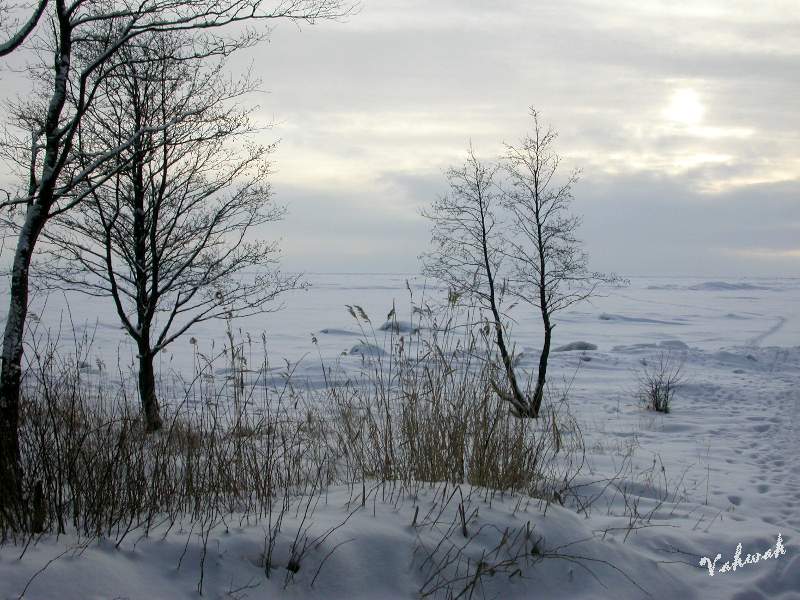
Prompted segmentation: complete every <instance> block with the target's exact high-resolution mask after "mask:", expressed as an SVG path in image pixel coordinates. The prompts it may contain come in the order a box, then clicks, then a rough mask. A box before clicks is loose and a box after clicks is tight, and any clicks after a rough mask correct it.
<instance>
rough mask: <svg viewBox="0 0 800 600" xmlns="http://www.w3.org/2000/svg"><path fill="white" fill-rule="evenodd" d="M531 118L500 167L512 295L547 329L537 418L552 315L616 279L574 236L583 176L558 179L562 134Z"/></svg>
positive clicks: (532, 408) (533, 407)
mask: <svg viewBox="0 0 800 600" xmlns="http://www.w3.org/2000/svg"><path fill="white" fill-rule="evenodd" d="M530 114H531V118H532V119H533V131H532V132H531V133H530V134H529V135H526V136H524V137H523V138H522V140H521V142H520V144H519V145H518V146H515V145H511V144H507V145H506V152H505V156H504V157H503V160H502V165H503V170H504V172H505V173H506V175H507V179H506V181H505V184H504V191H503V205H504V206H505V208H506V209H507V210H508V211H509V212H510V214H511V230H512V231H513V233H514V235H511V236H509V241H508V246H507V248H506V251H505V254H506V256H507V257H508V258H509V259H510V261H511V262H512V263H513V265H514V266H513V273H514V274H513V276H512V277H511V278H510V281H509V293H511V294H512V295H513V296H514V297H516V298H518V299H519V300H520V301H522V302H525V303H527V304H529V305H531V306H534V307H536V309H537V310H538V311H539V314H540V315H541V319H542V325H543V327H544V344H543V346H542V352H541V354H540V356H539V370H538V373H537V378H536V388H535V390H534V392H533V396H532V397H531V398H530V404H529V406H528V416H531V417H537V416H538V415H539V411H540V409H541V405H542V399H543V396H544V388H545V383H546V381H547V361H548V357H549V355H550V343H551V339H552V332H553V328H554V327H555V323H554V322H553V315H554V314H555V313H556V312H558V311H561V310H564V309H565V308H567V307H569V306H571V305H573V304H575V303H576V302H580V301H582V300H585V299H586V298H588V297H590V296H591V295H592V294H593V293H594V292H595V290H596V288H597V286H598V285H599V284H600V283H602V282H613V281H617V279H618V278H617V277H616V276H613V275H603V274H600V273H594V272H591V271H589V269H588V256H587V254H586V252H585V251H584V250H583V248H582V245H581V242H580V240H578V238H577V237H576V231H577V229H578V227H579V226H580V224H581V219H580V217H578V216H576V215H573V214H571V213H570V204H571V202H572V198H573V196H572V188H573V186H574V184H575V183H576V182H577V181H578V176H579V173H578V171H576V170H573V171H571V172H569V173H567V175H566V176H565V177H564V178H563V179H562V180H560V181H559V180H558V176H559V167H560V166H561V159H560V157H559V155H558V154H557V153H556V152H555V149H554V145H555V142H556V139H557V137H558V134H557V133H556V132H555V131H553V130H552V129H550V128H549V127H548V128H545V127H542V126H541V124H540V123H539V115H538V113H537V112H536V110H534V109H533V108H532V109H531V111H530Z"/></svg>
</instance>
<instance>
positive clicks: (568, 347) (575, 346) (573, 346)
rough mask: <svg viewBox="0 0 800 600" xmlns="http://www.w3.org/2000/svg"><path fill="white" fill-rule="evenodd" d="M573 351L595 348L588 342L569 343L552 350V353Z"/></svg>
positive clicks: (595, 348) (595, 347)
mask: <svg viewBox="0 0 800 600" xmlns="http://www.w3.org/2000/svg"><path fill="white" fill-rule="evenodd" d="M573 350H597V346H596V345H595V344H590V343H589V342H571V343H569V344H564V345H563V346H559V347H558V348H554V349H553V352H572V351H573Z"/></svg>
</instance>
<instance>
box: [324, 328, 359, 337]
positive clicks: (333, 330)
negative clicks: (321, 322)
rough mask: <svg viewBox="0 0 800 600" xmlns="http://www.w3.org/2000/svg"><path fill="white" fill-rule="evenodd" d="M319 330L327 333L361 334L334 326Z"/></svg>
mask: <svg viewBox="0 0 800 600" xmlns="http://www.w3.org/2000/svg"><path fill="white" fill-rule="evenodd" d="M319 332H320V333H324V334H325V335H350V336H355V335H360V334H359V333H356V332H355V331H348V330H347V329H336V328H333V327H328V328H325V329H320V331H319Z"/></svg>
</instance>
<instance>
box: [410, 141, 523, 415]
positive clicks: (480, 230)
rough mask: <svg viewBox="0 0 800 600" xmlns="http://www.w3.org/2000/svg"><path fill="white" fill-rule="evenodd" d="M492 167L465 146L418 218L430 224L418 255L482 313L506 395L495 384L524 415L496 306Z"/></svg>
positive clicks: (499, 248)
mask: <svg viewBox="0 0 800 600" xmlns="http://www.w3.org/2000/svg"><path fill="white" fill-rule="evenodd" d="M497 170H498V167H497V166H496V165H487V164H484V163H482V162H481V161H480V160H479V159H478V158H477V157H476V156H475V153H474V151H473V149H472V147H471V146H470V149H469V152H468V153H467V159H466V161H465V162H464V164H463V166H461V167H459V168H452V169H450V170H448V171H447V173H446V176H447V181H448V183H449V184H450V191H449V193H448V194H446V195H444V196H442V197H440V198H438V199H437V200H436V201H434V203H433V206H432V207H431V209H430V210H428V211H423V215H424V216H425V217H427V218H428V219H430V220H431V222H432V223H433V235H432V241H431V245H432V249H431V250H430V251H429V252H427V253H425V254H423V256H422V258H423V265H424V273H425V274H426V275H427V276H430V277H434V278H436V279H438V280H439V281H441V282H442V283H443V284H444V285H446V286H447V287H448V289H449V290H450V292H451V294H454V295H456V296H457V297H461V296H463V297H466V298H469V299H471V300H473V301H475V302H477V304H478V306H480V307H481V309H483V311H484V313H486V312H488V313H489V317H490V324H491V326H492V327H493V329H494V337H495V344H496V345H497V349H498V351H499V353H500V359H501V360H502V363H503V370H504V371H505V374H506V377H507V379H508V384H509V387H510V388H511V394H510V395H509V394H507V393H506V392H504V391H502V390H501V386H499V385H497V382H494V384H495V390H496V391H497V393H498V394H500V395H501V397H503V398H504V399H506V400H508V401H509V402H510V403H511V405H512V407H513V410H514V412H516V413H518V414H520V415H525V414H527V412H528V411H527V407H528V402H527V400H526V398H525V396H524V395H523V393H522V390H521V389H520V387H519V385H518V383H517V377H516V375H515V373H514V364H513V357H512V354H511V352H510V351H509V349H508V344H507V343H506V336H505V334H504V329H503V313H502V308H501V302H502V292H503V287H504V284H503V280H502V278H501V276H500V275H499V273H500V269H501V265H502V262H503V259H504V252H503V245H504V238H503V235H502V231H501V229H502V228H501V225H500V223H499V222H498V221H497V216H496V211H497V210H498V209H499V202H500V198H499V196H498V188H497V185H496V182H495V177H496V175H497Z"/></svg>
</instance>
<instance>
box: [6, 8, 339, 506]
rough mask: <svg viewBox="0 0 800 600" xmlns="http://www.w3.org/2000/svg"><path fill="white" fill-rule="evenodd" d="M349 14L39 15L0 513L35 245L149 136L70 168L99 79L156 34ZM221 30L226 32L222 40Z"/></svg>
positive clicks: (244, 37) (95, 11) (14, 480)
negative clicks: (37, 91) (37, 79)
mask: <svg viewBox="0 0 800 600" xmlns="http://www.w3.org/2000/svg"><path fill="white" fill-rule="evenodd" d="M351 10H352V5H351V4H349V3H348V2H347V0H276V4H274V5H272V6H271V7H270V6H267V5H265V4H264V3H263V2H262V1H261V0H222V1H219V0H193V1H192V2H185V1H184V0H144V1H142V2H130V1H129V0H53V1H52V2H49V3H48V4H47V6H46V7H43V8H42V11H43V13H44V14H45V15H47V16H46V17H42V18H41V19H37V20H36V21H37V22H43V21H44V22H46V23H48V25H49V27H48V28H42V31H41V38H42V39H43V40H44V43H43V44H42V45H41V46H42V47H41V49H40V50H41V54H42V58H43V61H44V62H43V64H46V65H48V70H49V72H48V75H47V77H46V80H45V81H44V85H45V86H46V87H45V90H46V91H45V92H44V94H45V95H44V97H46V98H47V102H46V108H45V109H44V111H43V112H42V113H40V114H38V115H33V118H32V119H31V120H32V122H34V123H36V126H35V127H34V128H32V129H31V131H30V138H29V139H30V152H29V156H30V160H29V169H28V172H27V175H26V181H27V186H26V187H25V189H24V190H23V191H22V192H21V193H20V194H19V195H18V196H17V197H14V198H9V199H8V200H7V201H6V202H4V203H2V205H5V206H9V205H13V206H18V207H21V208H22V210H23V211H24V215H22V217H21V219H20V221H19V223H18V229H17V243H16V248H15V253H14V258H13V261H12V266H11V286H10V293H9V310H8V314H7V318H6V324H5V331H4V336H3V348H2V366H1V367H0V511H4V512H8V510H9V509H10V508H13V507H15V506H16V507H18V506H19V501H20V500H21V497H22V490H21V488H20V482H21V477H20V475H21V473H20V460H19V458H20V457H19V440H18V435H17V425H18V420H19V395H20V385H21V379H22V355H23V334H24V325H25V319H26V315H27V308H28V288H29V271H30V265H31V259H32V256H33V253H34V250H35V249H36V245H37V242H38V241H39V238H40V236H41V234H42V231H43V230H44V228H45V225H46V224H47V222H48V221H49V220H50V219H51V218H52V217H53V216H54V215H55V214H60V213H64V212H66V211H68V210H70V209H72V208H73V207H74V206H76V205H77V204H79V203H80V202H82V201H83V200H84V199H85V198H86V197H88V196H89V195H91V190H92V189H93V188H94V187H95V186H97V185H99V184H102V183H104V182H103V181H99V180H97V179H93V178H92V174H93V173H94V172H95V170H96V169H97V168H99V167H100V166H101V165H103V164H104V163H106V162H108V161H111V160H113V159H114V157H116V156H117V155H119V154H120V152H122V151H123V150H124V149H126V148H128V147H130V145H131V144H132V143H133V142H134V140H135V139H136V138H138V137H139V136H140V135H142V134H143V133H144V132H134V134H133V137H132V138H131V139H128V140H124V142H123V143H122V144H120V145H119V146H117V147H112V148H107V149H106V151H105V152H103V153H102V154H100V155H98V156H97V157H95V159H94V160H93V161H92V162H91V163H89V164H86V165H85V166H83V168H81V169H76V168H72V167H74V165H76V164H78V163H76V161H74V159H73V151H74V149H75V146H76V143H77V141H78V140H77V136H78V132H79V130H80V123H81V120H82V119H83V116H84V115H85V114H86V112H87V111H88V110H89V108H90V107H91V105H92V103H93V102H94V100H95V99H96V97H97V95H98V91H99V89H100V85H101V84H102V82H103V80H104V79H105V78H106V77H108V76H109V75H110V74H112V73H113V72H115V71H116V70H117V69H118V68H120V66H121V65H122V64H124V61H121V60H119V57H118V52H119V50H120V49H121V48H123V47H124V46H126V45H127V44H128V43H130V42H131V41H132V40H133V39H135V38H136V37H138V36H141V35H143V34H147V33H150V32H155V31H161V32H181V31H188V32H191V33H192V34H193V39H194V42H195V45H194V52H195V55H197V56H202V55H214V54H225V53H229V52H231V51H233V50H234V49H236V48H241V47H245V46H249V45H252V44H254V43H256V42H258V41H259V40H260V39H262V38H263V37H264V36H265V35H266V33H260V32H256V31H255V30H253V29H251V28H243V27H241V26H242V25H246V24H247V23H249V22H253V21H257V20H266V21H270V20H274V19H279V18H285V19H290V20H293V21H306V22H314V21H315V20H317V19H329V18H338V17H341V16H343V15H346V14H348V13H349V12H350V11H351ZM35 26H36V24H35V23H34V24H33V25H32V26H31V30H33V28H35ZM237 26H238V27H237ZM225 31H228V32H229V33H228V34H227V35H224V32H225ZM233 31H236V32H238V33H231V32H233ZM21 43H22V42H21V41H20V42H19V43H17V42H16V41H15V42H13V43H12V44H11V45H10V46H9V47H10V48H11V47H12V46H13V47H17V46H18V45H19V44H21ZM9 51H11V50H9ZM68 100H69V101H68ZM159 128H161V126H159Z"/></svg>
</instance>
